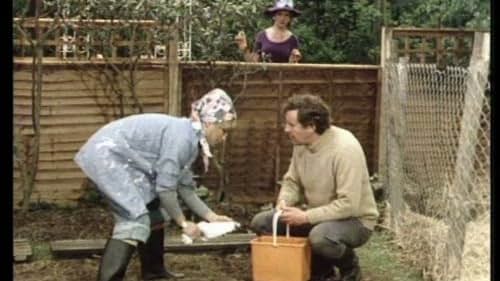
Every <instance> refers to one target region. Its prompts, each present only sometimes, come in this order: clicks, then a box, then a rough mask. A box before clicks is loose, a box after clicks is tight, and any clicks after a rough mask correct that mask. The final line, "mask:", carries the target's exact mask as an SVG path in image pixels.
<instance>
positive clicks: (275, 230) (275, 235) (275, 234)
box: [273, 210, 290, 247]
mask: <svg viewBox="0 0 500 281" xmlns="http://www.w3.org/2000/svg"><path fill="white" fill-rule="evenodd" d="M281 213H283V210H278V211H276V212H275V213H274V215H273V246H274V247H278V243H277V238H278V218H279V216H281ZM286 238H290V225H289V224H288V223H287V224H286Z"/></svg>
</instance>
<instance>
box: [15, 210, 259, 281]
mask: <svg viewBox="0 0 500 281" xmlns="http://www.w3.org/2000/svg"><path fill="white" fill-rule="evenodd" d="M210 205H212V204H210ZM211 207H212V208H213V209H214V210H215V211H217V212H220V213H221V214H226V215H229V216H231V217H233V218H234V219H235V220H237V221H239V222H240V223H241V224H242V227H241V228H240V229H239V230H238V232H246V231H247V228H248V224H249V222H250V219H251V218H252V216H253V215H254V214H255V213H257V212H258V211H259V206H258V205H255V204H231V205H229V204H222V205H220V204H219V205H217V206H215V205H214V206H211ZM112 226H113V219H112V216H111V214H110V212H109V211H108V210H107V207H106V206H104V205H101V204H88V203H86V204H80V206H79V207H78V208H67V209H61V208H55V207H52V206H43V207H41V208H38V209H36V210H33V211H30V212H28V213H26V214H22V213H20V212H18V211H14V238H23V239H28V240H30V241H31V242H32V245H35V244H43V243H45V242H49V241H54V240H64V239H102V238H107V237H109V233H110V232H111V229H112ZM166 232H167V235H169V234H170V235H178V233H179V230H178V229H177V227H175V226H173V225H171V226H168V227H167V229H166ZM40 242H42V243H40ZM34 251H35V252H36V251H37V250H36V249H34ZM42 251H43V250H42ZM45 251H46V250H45ZM99 258H100V257H99V256H94V257H88V258H84V259H82V258H78V259H54V258H51V257H50V255H48V256H47V257H46V258H43V259H35V260H32V261H29V262H21V263H15V264H14V280H19V281H21V280H23V281H35V280H40V281H41V280H47V281H48V280H51V281H53V280H58V281H70V280H72V281H77V280H78V281H81V280H95V276H96V273H97V269H98V265H99ZM249 260H250V254H249V251H248V249H245V248H241V249H236V250H230V251H228V250H225V251H209V252H205V253H202V252H200V253H193V254H179V253H166V255H165V264H166V266H167V267H168V268H169V269H171V270H173V271H176V272H182V273H184V274H185V275H186V276H185V277H184V278H182V280H184V281H194V280H207V281H208V280H214V281H215V280H227V281H249V280H251V275H252V274H251V265H250V262H249ZM139 273H140V264H139V259H138V258H137V256H135V257H134V259H133V261H132V263H131V264H130V265H129V268H128V270H127V274H126V279H125V280H127V281H132V280H140V277H139Z"/></svg>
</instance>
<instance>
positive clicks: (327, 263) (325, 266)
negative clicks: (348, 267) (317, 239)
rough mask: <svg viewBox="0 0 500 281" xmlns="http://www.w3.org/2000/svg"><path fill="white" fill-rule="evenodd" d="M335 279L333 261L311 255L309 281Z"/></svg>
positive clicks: (330, 280)
mask: <svg viewBox="0 0 500 281" xmlns="http://www.w3.org/2000/svg"><path fill="white" fill-rule="evenodd" d="M335 277H336V276H335V269H334V264H333V261H332V260H330V259H327V258H324V257H322V256H320V255H317V254H314V253H313V254H312V257H311V279H310V281H334V280H336V279H335Z"/></svg>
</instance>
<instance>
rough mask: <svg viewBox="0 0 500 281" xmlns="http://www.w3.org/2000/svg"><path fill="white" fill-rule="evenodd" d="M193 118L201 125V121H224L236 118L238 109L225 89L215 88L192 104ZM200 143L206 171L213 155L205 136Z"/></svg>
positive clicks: (197, 124)
mask: <svg viewBox="0 0 500 281" xmlns="http://www.w3.org/2000/svg"><path fill="white" fill-rule="evenodd" d="M191 119H193V121H194V122H195V124H196V126H198V127H201V124H200V123H222V122H225V121H232V120H236V111H235V109H234V105H233V101H232V100H231V97H229V95H228V94H227V93H226V92H225V91H224V90H222V89H219V88H215V89H213V90H211V91H210V92H208V93H206V94H205V95H203V97H201V98H200V99H199V100H196V101H195V102H193V103H192V104H191ZM200 145H201V148H202V150H203V164H204V166H205V172H206V171H207V170H208V163H209V161H208V158H210V157H213V155H212V153H211V152H210V146H209V145H208V142H207V139H206V138H205V136H203V137H202V138H201V139H200Z"/></svg>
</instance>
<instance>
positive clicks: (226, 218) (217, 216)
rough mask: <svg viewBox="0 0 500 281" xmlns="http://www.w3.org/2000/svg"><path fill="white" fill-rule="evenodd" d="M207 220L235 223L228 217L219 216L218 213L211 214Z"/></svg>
mask: <svg viewBox="0 0 500 281" xmlns="http://www.w3.org/2000/svg"><path fill="white" fill-rule="evenodd" d="M205 219H206V220H207V221H209V222H216V221H233V219H232V218H230V217H228V216H222V215H217V214H216V213H209V214H208V215H207V216H206V218H205Z"/></svg>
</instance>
